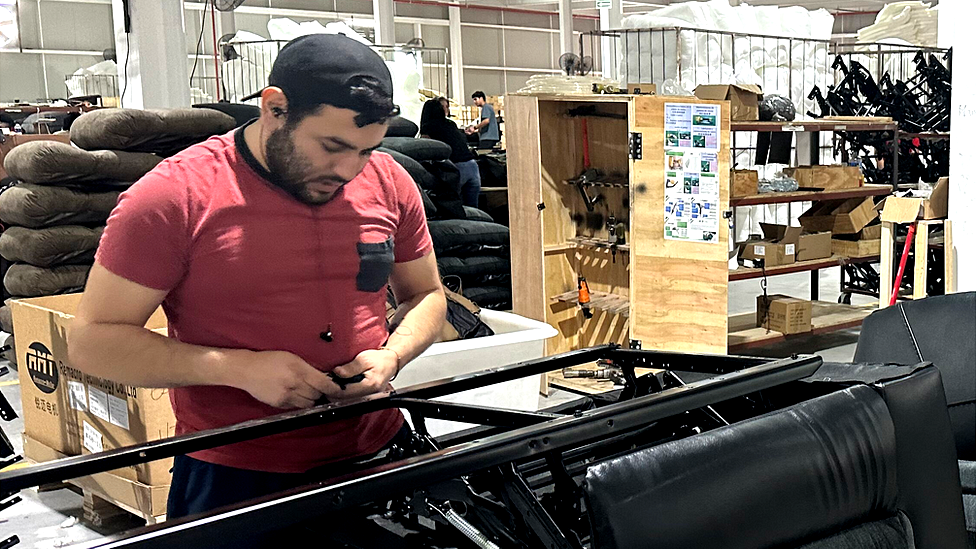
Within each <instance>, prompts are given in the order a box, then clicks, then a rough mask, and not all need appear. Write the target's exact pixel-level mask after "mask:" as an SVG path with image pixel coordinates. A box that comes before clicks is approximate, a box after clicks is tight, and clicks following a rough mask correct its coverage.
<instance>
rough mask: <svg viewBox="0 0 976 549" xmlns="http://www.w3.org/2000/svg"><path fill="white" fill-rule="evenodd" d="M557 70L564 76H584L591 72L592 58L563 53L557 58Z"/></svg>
mask: <svg viewBox="0 0 976 549" xmlns="http://www.w3.org/2000/svg"><path fill="white" fill-rule="evenodd" d="M559 68H561V69H562V70H563V72H565V73H566V76H585V75H587V74H589V73H590V71H591V70H593V58H592V57H590V56H589V55H584V56H583V57H580V56H578V55H576V54H575V53H564V54H562V55H560V56H559Z"/></svg>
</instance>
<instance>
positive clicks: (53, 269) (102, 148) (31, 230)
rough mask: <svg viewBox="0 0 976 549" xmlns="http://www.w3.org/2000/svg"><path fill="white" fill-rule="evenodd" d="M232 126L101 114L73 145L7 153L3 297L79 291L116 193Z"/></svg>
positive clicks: (127, 112) (208, 117)
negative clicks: (168, 158)
mask: <svg viewBox="0 0 976 549" xmlns="http://www.w3.org/2000/svg"><path fill="white" fill-rule="evenodd" d="M234 127H235V123H234V119H233V118H232V117H230V116H228V115H226V114H223V113H221V112H218V111H215V110H208V109H174V110H171V111H140V110H136V109H104V110H97V111H92V112H89V113H86V114H84V115H82V116H81V117H80V118H78V120H76V121H75V122H74V124H73V125H72V128H71V139H72V142H73V143H75V145H77V146H72V145H68V144H65V143H61V142H57V141H32V142H30V143H25V144H23V145H20V146H17V147H15V148H13V149H12V150H11V151H10V153H9V154H7V157H6V159H5V160H4V168H5V169H6V171H7V172H8V173H9V174H10V176H12V178H13V179H14V180H15V182H14V183H13V184H10V185H7V186H6V187H4V188H3V189H0V222H2V223H3V226H4V229H5V230H4V232H3V233H2V234H0V257H3V259H4V260H5V262H7V264H8V265H9V267H8V268H7V269H6V274H5V275H4V277H3V284H4V288H5V290H6V293H7V294H9V295H10V296H13V297H15V298H16V297H39V296H45V295H56V294H61V293H69V292H75V291H79V290H81V289H82V288H83V287H84V285H85V281H86V280H87V278H88V271H89V270H90V269H91V265H92V263H93V262H94V259H95V251H96V249H97V248H98V242H99V239H100V238H101V235H102V228H103V226H104V225H105V222H106V221H107V220H108V217H109V214H111V212H112V209H113V208H115V204H116V202H117V201H118V197H119V194H120V193H121V192H122V191H123V190H125V189H126V188H128V187H129V186H130V185H132V183H133V182H135V181H136V180H138V179H139V178H140V177H142V176H143V175H145V174H146V173H148V172H149V171H150V170H152V169H153V168H154V167H155V166H156V164H158V163H159V162H161V161H162V159H163V156H165V155H171V154H174V153H176V152H178V151H179V150H180V149H182V148H185V147H187V146H190V145H192V144H194V143H197V142H199V141H202V140H204V139H206V138H207V137H210V136H211V135H216V134H221V133H225V132H227V131H230V130H232V129H233V128H234ZM8 313H9V311H8V310H6V306H5V307H4V308H0V328H2V329H3V330H4V331H6V332H8V333H10V332H12V330H13V326H11V323H10V315H9V314H8Z"/></svg>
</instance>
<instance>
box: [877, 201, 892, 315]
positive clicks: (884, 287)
mask: <svg viewBox="0 0 976 549" xmlns="http://www.w3.org/2000/svg"><path fill="white" fill-rule="evenodd" d="M894 261H895V225H894V223H889V222H887V221H882V222H881V284H880V286H879V289H880V291H879V292H878V295H879V296H880V299H879V300H878V301H879V303H878V306H879V307H880V308H882V309H883V308H885V307H887V306H888V302H889V301H890V300H891V286H892V285H893V284H894V280H893V278H894V274H893V273H892V270H893V268H894V265H893V263H894Z"/></svg>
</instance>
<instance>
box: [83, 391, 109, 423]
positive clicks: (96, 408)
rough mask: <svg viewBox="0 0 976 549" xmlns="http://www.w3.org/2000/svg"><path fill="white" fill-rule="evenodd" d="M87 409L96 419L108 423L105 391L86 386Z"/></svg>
mask: <svg viewBox="0 0 976 549" xmlns="http://www.w3.org/2000/svg"><path fill="white" fill-rule="evenodd" d="M88 409H89V410H90V411H91V413H92V415H93V416H95V417H97V418H98V419H104V420H105V421H109V415H108V395H107V394H105V391H103V390H101V389H96V388H95V387H92V386H90V385H89V386H88Z"/></svg>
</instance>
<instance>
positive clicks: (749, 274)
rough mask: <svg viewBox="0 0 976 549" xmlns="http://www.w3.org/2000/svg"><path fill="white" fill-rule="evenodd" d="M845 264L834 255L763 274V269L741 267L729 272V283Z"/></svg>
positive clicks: (766, 271)
mask: <svg viewBox="0 0 976 549" xmlns="http://www.w3.org/2000/svg"><path fill="white" fill-rule="evenodd" d="M843 264H844V258H843V257H841V256H839V255H833V256H830V257H828V258H825V259H811V260H809V261H797V262H796V263H793V264H791V265H779V266H777V267H769V268H768V269H766V270H765V274H764V273H763V269H756V268H753V267H739V268H738V269H735V270H734V271H729V281H730V282H731V281H735V280H749V279H753V278H762V277H763V276H776V275H784V274H792V273H803V272H807V271H815V270H818V269H829V268H830V267H836V266H838V265H843Z"/></svg>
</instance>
